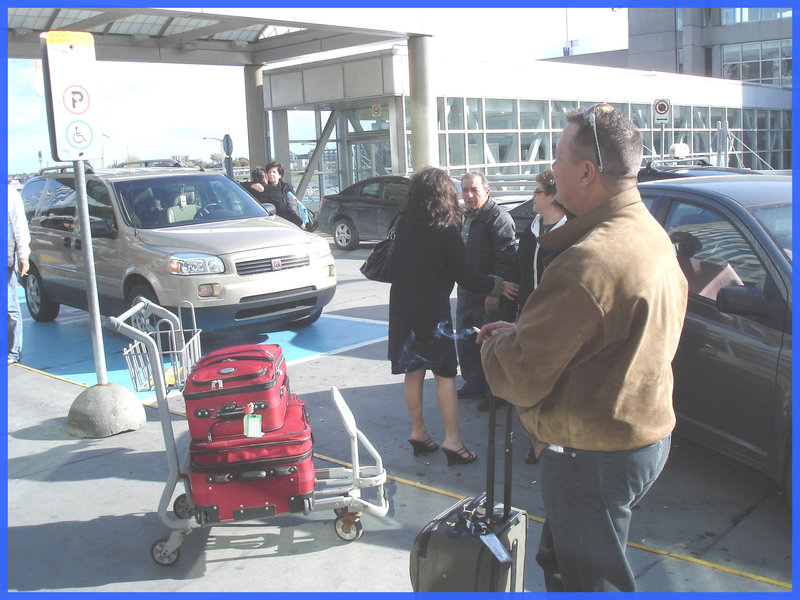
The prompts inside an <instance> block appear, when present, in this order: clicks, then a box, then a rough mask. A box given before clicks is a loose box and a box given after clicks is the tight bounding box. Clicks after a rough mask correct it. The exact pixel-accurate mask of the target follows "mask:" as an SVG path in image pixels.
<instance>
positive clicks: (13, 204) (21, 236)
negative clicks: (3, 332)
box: [8, 185, 31, 364]
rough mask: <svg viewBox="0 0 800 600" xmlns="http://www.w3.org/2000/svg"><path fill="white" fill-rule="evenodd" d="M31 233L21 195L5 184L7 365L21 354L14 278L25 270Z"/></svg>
mask: <svg viewBox="0 0 800 600" xmlns="http://www.w3.org/2000/svg"><path fill="white" fill-rule="evenodd" d="M30 245H31V234H30V232H29V231H28V221H27V219H26V218H25V205H24V204H23V202H22V196H21V195H20V193H19V192H18V191H17V190H15V189H14V188H13V187H11V185H9V186H8V364H13V363H15V362H19V360H20V358H21V356H22V313H21V312H20V310H19V301H18V300H17V277H22V276H24V275H25V274H26V273H27V272H28V267H29V266H30V263H29V262H28V257H29V256H30Z"/></svg>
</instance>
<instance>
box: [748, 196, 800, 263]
mask: <svg viewBox="0 0 800 600" xmlns="http://www.w3.org/2000/svg"><path fill="white" fill-rule="evenodd" d="M750 213H751V214H752V215H753V216H754V217H755V218H756V219H757V220H758V222H759V223H761V226H762V227H764V229H766V230H767V233H769V235H770V237H771V238H772V239H773V241H774V242H775V245H776V246H777V247H778V248H780V249H781V250H782V251H783V253H784V254H785V255H786V258H788V259H789V262H792V205H791V204H789V203H785V204H771V205H768V206H757V207H754V208H751V209H750Z"/></svg>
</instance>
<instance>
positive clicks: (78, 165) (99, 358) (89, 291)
mask: <svg viewBox="0 0 800 600" xmlns="http://www.w3.org/2000/svg"><path fill="white" fill-rule="evenodd" d="M73 166H74V169H75V188H76V189H75V192H76V193H77V194H78V219H79V220H78V223H79V224H80V228H81V229H80V233H81V235H80V237H79V238H76V241H77V240H78V239H79V240H80V241H81V251H82V252H83V265H84V268H85V269H86V297H87V299H88V301H89V321H90V326H91V331H92V351H93V352H94V366H95V371H96V372H97V383H98V384H99V385H105V384H107V383H108V375H107V373H106V353H105V349H104V347H103V330H102V328H101V326H100V304H99V302H98V300H97V279H96V278H95V273H94V252H93V251H92V230H91V227H90V221H89V202H88V201H87V199H86V173H85V172H84V170H83V161H82V160H76V161H75V162H73Z"/></svg>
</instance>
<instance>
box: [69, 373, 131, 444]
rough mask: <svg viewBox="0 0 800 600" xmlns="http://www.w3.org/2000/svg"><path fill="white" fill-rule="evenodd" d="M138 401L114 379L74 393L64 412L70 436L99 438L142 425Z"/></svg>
mask: <svg viewBox="0 0 800 600" xmlns="http://www.w3.org/2000/svg"><path fill="white" fill-rule="evenodd" d="M146 421H147V418H146V416H145V413H144V406H143V405H142V403H141V401H140V400H139V399H138V398H137V397H136V396H135V395H134V393H133V392H132V391H130V390H129V389H128V388H126V387H123V386H121V385H119V384H117V383H106V384H99V383H98V384H96V385H93V386H92V387H90V388H87V389H86V390H84V391H82V392H81V393H80V394H78V397H77V398H75V401H74V402H73V403H72V407H71V408H70V409H69V415H68V416H67V433H68V434H69V435H71V436H72V437H80V438H103V437H109V436H111V435H116V434H117V433H122V432H124V431H134V430H136V429H139V428H141V427H142V426H144V424H145V422H146Z"/></svg>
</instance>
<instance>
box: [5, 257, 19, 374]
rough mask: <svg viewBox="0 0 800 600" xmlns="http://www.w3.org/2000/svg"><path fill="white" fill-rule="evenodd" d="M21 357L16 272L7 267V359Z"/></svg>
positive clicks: (12, 268) (17, 359) (16, 359)
mask: <svg viewBox="0 0 800 600" xmlns="http://www.w3.org/2000/svg"><path fill="white" fill-rule="evenodd" d="M21 357H22V313H21V312H20V310H19V301H18V300H17V272H16V271H15V270H14V267H8V358H9V359H13V360H15V361H16V362H19V359H20V358H21Z"/></svg>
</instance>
